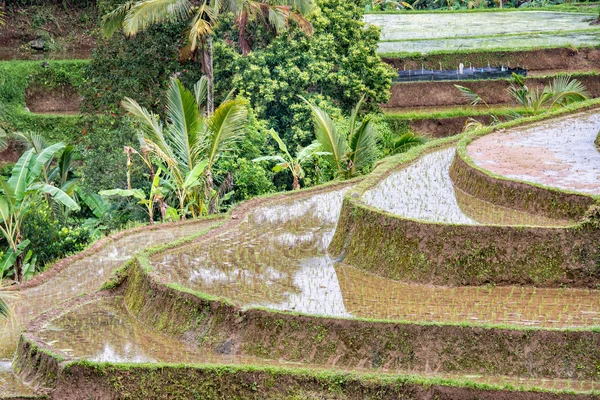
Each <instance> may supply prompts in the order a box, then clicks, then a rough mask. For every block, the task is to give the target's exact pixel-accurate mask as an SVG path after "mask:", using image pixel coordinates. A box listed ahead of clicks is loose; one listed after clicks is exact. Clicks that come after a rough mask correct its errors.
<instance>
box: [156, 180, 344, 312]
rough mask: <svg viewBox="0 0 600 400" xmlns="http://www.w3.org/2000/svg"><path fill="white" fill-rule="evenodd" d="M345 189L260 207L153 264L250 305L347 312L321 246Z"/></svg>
mask: <svg viewBox="0 0 600 400" xmlns="http://www.w3.org/2000/svg"><path fill="white" fill-rule="evenodd" d="M346 190H347V189H344V190H336V191H332V192H329V193H322V194H316V195H312V196H309V197H306V198H302V199H299V200H292V201H289V200H288V201H282V202H278V203H270V204H268V205H265V206H261V207H258V208H256V209H254V210H252V211H251V212H250V213H249V214H248V215H247V216H246V218H245V220H244V221H242V222H241V224H240V225H239V227H238V228H237V229H235V230H232V231H229V232H227V233H225V234H222V235H220V236H218V237H216V238H213V239H211V240H210V241H208V242H200V243H195V244H193V245H189V246H185V247H182V248H179V249H176V250H173V251H170V252H168V253H166V254H164V255H161V256H160V257H158V258H156V259H155V260H153V264H154V266H155V268H156V269H157V270H158V271H159V272H160V273H161V274H163V275H164V276H166V277H167V278H168V279H169V280H171V281H175V282H178V283H180V284H182V285H184V286H187V287H189V288H192V289H194V290H198V291H201V292H206V293H210V294H213V295H216V296H224V297H227V298H230V299H233V300H235V301H237V302H239V303H240V304H243V305H245V306H248V307H249V306H268V307H270V308H274V309H280V310H292V311H298V312H305V313H309V314H326V315H331V316H347V315H348V314H347V313H346V311H345V309H344V304H343V301H342V294H341V292H340V286H339V283H338V281H337V276H336V273H335V268H334V264H335V263H334V261H333V260H332V259H331V257H329V255H328V254H327V252H326V249H327V246H328V245H329V242H330V241H331V239H332V237H333V233H334V230H335V226H336V223H337V220H338V217H339V213H340V210H341V207H342V200H343V196H344V193H345V192H346Z"/></svg>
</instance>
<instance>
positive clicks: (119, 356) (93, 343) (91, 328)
mask: <svg viewBox="0 0 600 400" xmlns="http://www.w3.org/2000/svg"><path fill="white" fill-rule="evenodd" d="M36 336H37V338H38V339H39V340H40V341H41V342H43V343H44V344H45V345H47V346H49V347H50V348H52V350H53V352H55V353H59V354H61V355H62V356H63V357H65V358H66V359H68V360H88V361H94V362H127V363H157V362H163V363H177V364H181V363H184V364H220V365H223V364H229V365H254V366H272V365H277V366H283V367H287V368H295V367H301V368H306V367H310V368H312V369H317V370H323V369H324V368H325V367H326V366H325V365H312V364H307V363H302V362H289V361H285V360H283V359H278V360H272V359H263V358H257V357H248V356H238V355H228V354H223V353H219V352H208V351H206V350H200V349H199V348H197V347H196V346H195V345H194V344H191V343H187V342H183V341H180V340H178V339H176V338H171V337H167V336H165V335H162V334H160V333H158V332H154V331H152V330H151V329H149V328H148V327H147V326H143V325H141V324H140V323H139V322H138V321H137V320H136V319H135V318H133V317H131V316H130V314H129V313H128V312H127V310H126V309H125V308H124V306H123V300H122V299H121V298H120V297H104V298H100V299H98V300H94V301H92V302H90V303H86V304H83V305H80V306H78V307H75V308H73V309H71V310H69V311H68V312H67V313H65V314H63V315H61V316H59V317H57V318H55V319H53V320H50V321H48V322H47V323H46V324H45V325H44V327H43V328H42V329H41V330H40V331H39V332H38V333H37V334H36ZM330 367H334V366H330ZM334 368H336V369H338V370H340V371H349V370H353V371H358V372H369V371H372V370H371V369H370V368H364V367H363V368H359V367H353V368H342V367H337V366H335V367H334ZM377 371H378V373H381V374H384V375H385V374H394V375H396V374H404V375H407V374H408V375H410V374H417V373H418V374H419V375H420V376H425V377H429V378H446V379H466V380H469V381H474V382H478V383H486V384H490V385H500V386H505V385H510V386H513V387H517V386H521V387H523V388H536V387H537V388H540V387H542V388H546V389H554V390H564V389H571V390H578V391H590V390H597V389H600V383H597V382H589V381H571V380H566V379H535V378H519V377H507V376H489V375H456V374H444V373H436V372H432V371H422V370H402V369H390V368H385V367H380V368H377ZM3 379H4V380H3ZM13 381H14V382H15V384H16V385H20V386H15V389H14V390H13V389H10V391H7V392H6V393H7V394H11V393H15V394H20V395H23V394H25V393H30V392H31V389H29V388H28V387H27V386H26V385H24V384H23V383H21V382H20V381H18V379H15V378H14V376H13V375H12V373H11V372H10V364H9V363H8V362H0V383H4V382H6V383H8V384H11V383H12V382H13ZM18 389H20V391H19V390H18ZM2 394H3V392H2V389H0V395H2Z"/></svg>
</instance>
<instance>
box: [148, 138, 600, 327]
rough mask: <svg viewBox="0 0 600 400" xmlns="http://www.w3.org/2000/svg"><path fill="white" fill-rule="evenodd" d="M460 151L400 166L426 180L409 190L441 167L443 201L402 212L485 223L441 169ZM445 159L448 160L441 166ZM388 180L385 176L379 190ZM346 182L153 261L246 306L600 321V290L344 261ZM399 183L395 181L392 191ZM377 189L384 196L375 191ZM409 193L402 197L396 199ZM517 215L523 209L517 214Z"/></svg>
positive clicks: (436, 196)
mask: <svg viewBox="0 0 600 400" xmlns="http://www.w3.org/2000/svg"><path fill="white" fill-rule="evenodd" d="M453 154H454V149H444V150H441V151H437V152H434V153H431V154H428V155H426V156H424V157H423V158H421V159H420V160H423V164H422V165H421V164H419V163H418V162H417V163H415V164H413V165H412V166H410V167H408V168H406V169H405V170H401V171H399V172H402V171H409V172H408V173H407V174H406V175H402V176H404V178H405V180H404V182H405V184H406V185H412V184H414V185H416V186H409V188H408V189H407V190H406V191H405V192H404V191H403V192H402V193H406V194H410V193H420V192H422V190H421V189H420V187H421V186H419V185H422V184H423V182H424V181H427V180H428V179H430V177H433V178H432V180H433V181H434V182H433V183H432V184H433V186H432V190H431V193H430V195H428V196H430V197H427V196H425V197H423V198H422V199H426V200H427V201H431V203H432V204H433V206H432V207H433V208H430V209H426V208H424V207H419V206H418V205H417V204H416V203H410V202H409V203H404V204H403V205H402V207H400V208H397V209H392V212H396V213H400V215H406V213H405V212H410V213H412V214H411V215H412V216H414V217H415V218H417V217H418V218H421V219H424V220H430V221H431V220H434V219H433V218H437V217H436V215H438V216H439V215H442V216H445V218H446V220H445V221H447V220H448V219H450V218H451V219H452V221H454V222H456V223H468V224H476V223H477V222H476V221H475V220H474V219H471V218H470V217H468V216H467V215H466V214H464V213H463V212H462V211H461V208H460V206H459V204H458V201H457V200H456V198H455V195H454V191H453V189H452V183H451V181H450V179H449V177H447V178H444V179H441V178H440V176H442V175H443V174H444V172H443V171H446V172H445V173H446V174H447V169H448V168H449V165H450V163H451V161H452V157H453ZM436 163H438V164H439V165H440V166H443V168H441V169H439V170H438V169H436V168H437V167H436ZM425 165H427V166H429V168H425ZM412 167H414V169H410V168H412ZM429 174H432V175H429ZM391 177H394V175H392V176H391ZM411 179H412V181H411ZM382 185H383V186H384V187H385V185H386V183H385V181H383V182H382V183H381V184H380V185H378V187H377V188H376V189H374V190H378V188H379V187H380V186H382ZM346 190H347V189H344V190H334V191H331V192H328V193H320V194H315V195H312V196H308V197H304V198H300V199H296V200H283V201H279V202H273V203H270V204H266V205H264V206H261V207H258V208H256V209H254V210H252V211H250V212H249V213H248V214H247V216H246V217H245V218H244V219H243V221H241V222H240V225H239V226H238V227H237V228H236V229H233V230H230V231H228V232H225V233H223V234H221V235H219V236H216V237H213V238H211V239H210V240H206V241H198V242H195V243H193V244H190V245H187V246H184V247H181V248H177V249H174V250H170V251H168V252H166V253H164V254H160V255H158V256H155V257H154V258H153V259H152V265H153V267H154V269H155V270H156V271H157V272H158V273H159V274H160V275H161V276H163V277H165V278H166V279H167V280H168V281H171V282H175V283H178V284H180V285H183V286H185V287H188V288H190V289H193V290H197V291H200V292H204V293H209V294H211V295H214V296H218V297H225V298H228V299H230V300H231V301H233V302H234V303H236V304H237V305H239V306H241V307H244V308H250V307H255V306H261V307H267V308H271V309H276V310H285V311H295V312H302V313H306V314H312V315H324V316H331V317H346V318H376V319H388V320H402V321H419V322H422V321H431V322H451V323H460V322H469V323H474V324H510V325H515V326H538V327H586V326H594V325H600V297H598V296H597V292H596V291H593V290H562V289H535V288H522V287H518V288H517V287H489V288H488V287H456V288H446V287H439V286H430V285H418V284H412V283H402V282H396V281H390V280H387V279H383V278H380V277H377V276H374V275H370V274H368V273H366V272H364V271H361V270H358V269H355V268H352V267H350V266H347V265H343V264H340V263H339V262H336V260H334V259H333V258H332V257H331V256H330V255H328V253H327V246H328V245H329V242H330V241H331V238H332V236H333V232H334V230H335V226H336V222H337V219H338V216H339V213H340V209H341V204H342V199H343V196H344V193H345V192H346ZM397 191H398V189H397V188H396V189H390V193H395V192H397ZM371 196H372V198H373V199H377V196H376V195H375V194H374V193H373V192H372V193H371ZM388 200H389V199H388ZM401 200H402V199H397V198H396V197H393V201H389V202H388V203H389V204H390V205H391V204H396V203H397V202H399V201H401ZM410 200H411V201H412V200H414V199H413V198H411V199H410ZM490 206H491V205H490ZM407 210H412V211H407ZM490 210H491V209H490ZM523 215H524V214H523ZM515 216H517V217H518V216H519V214H511V217H512V218H515ZM475 217H477V216H475ZM428 218H429V219H428ZM502 218H505V221H508V220H509V219H508V218H507V217H506V216H504V217H502ZM438 221H439V220H438Z"/></svg>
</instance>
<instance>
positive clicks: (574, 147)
mask: <svg viewBox="0 0 600 400" xmlns="http://www.w3.org/2000/svg"><path fill="white" fill-rule="evenodd" d="M598 130H600V112H599V111H598V110H594V111H589V112H587V113H582V114H576V115H572V116H568V117H564V118H561V119H558V120H553V121H551V122H544V123H541V124H536V125H534V126H531V127H527V128H516V129H512V130H509V131H498V132H494V133H492V134H489V135H486V136H483V137H481V138H479V139H477V140H475V141H473V142H472V143H471V144H469V145H468V147H467V153H468V155H469V156H470V157H471V158H472V159H473V161H474V162H475V164H476V165H478V166H480V167H482V168H485V169H487V170H489V171H491V172H493V173H494V174H497V175H502V176H506V177H509V178H513V179H519V180H525V181H529V182H534V183H539V184H543V185H547V186H552V187H558V188H561V189H567V190H573V191H579V192H583V193H589V194H600V153H598V151H597V149H596V147H595V145H594V140H595V139H596V136H597V134H598Z"/></svg>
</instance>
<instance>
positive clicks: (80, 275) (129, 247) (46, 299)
mask: <svg viewBox="0 0 600 400" xmlns="http://www.w3.org/2000/svg"><path fill="white" fill-rule="evenodd" d="M214 223H215V221H214V220H213V221H200V222H198V223H192V224H187V225H183V226H178V227H175V226H173V227H164V228H162V229H158V230H145V231H143V232H138V233H135V234H131V235H129V236H125V237H123V238H121V239H119V240H117V241H115V242H113V243H109V244H108V245H107V246H106V247H104V248H103V249H101V250H100V251H98V252H96V253H95V254H92V255H90V256H88V257H85V258H83V259H81V260H78V261H75V262H73V263H72V264H70V265H69V266H68V267H67V268H65V269H64V270H62V271H61V272H59V273H58V274H57V275H56V276H54V277H53V278H52V279H49V280H48V281H47V282H45V283H42V284H40V285H38V286H34V287H31V288H29V289H25V290H22V291H19V292H15V293H14V295H12V296H11V297H10V298H9V299H8V303H9V306H11V307H12V308H13V309H14V311H13V314H14V315H15V316H16V317H17V319H18V321H16V322H15V323H16V324H17V325H24V324H26V323H27V322H29V321H30V320H31V319H33V318H35V317H37V316H38V315H40V314H42V313H43V312H46V311H48V310H50V309H52V308H54V307H56V306H57V305H59V304H61V303H63V302H65V301H67V300H69V299H71V298H74V297H77V296H80V295H82V294H84V293H90V292H93V291H95V290H97V289H99V288H100V286H101V285H102V284H103V283H104V282H106V281H107V280H108V279H109V278H110V277H111V276H112V274H113V272H114V271H115V269H116V268H118V267H120V266H122V265H123V263H124V262H125V261H127V260H128V259H130V258H131V256H133V255H134V254H135V253H137V252H139V251H141V250H143V249H144V248H148V247H150V246H153V245H156V244H160V243H168V242H172V241H174V240H177V239H179V238H182V237H185V236H189V235H191V234H193V233H194V232H196V231H198V230H201V229H205V228H208V227H209V226H211V225H213V224H214ZM15 330H18V328H16V329H12V331H15ZM8 334H9V333H8V332H7V331H4V332H3V331H1V330H0V357H3V356H4V357H10V356H11V355H12V353H13V351H14V349H15V346H16V339H18V338H17V337H12V338H7V337H5V336H8Z"/></svg>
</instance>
